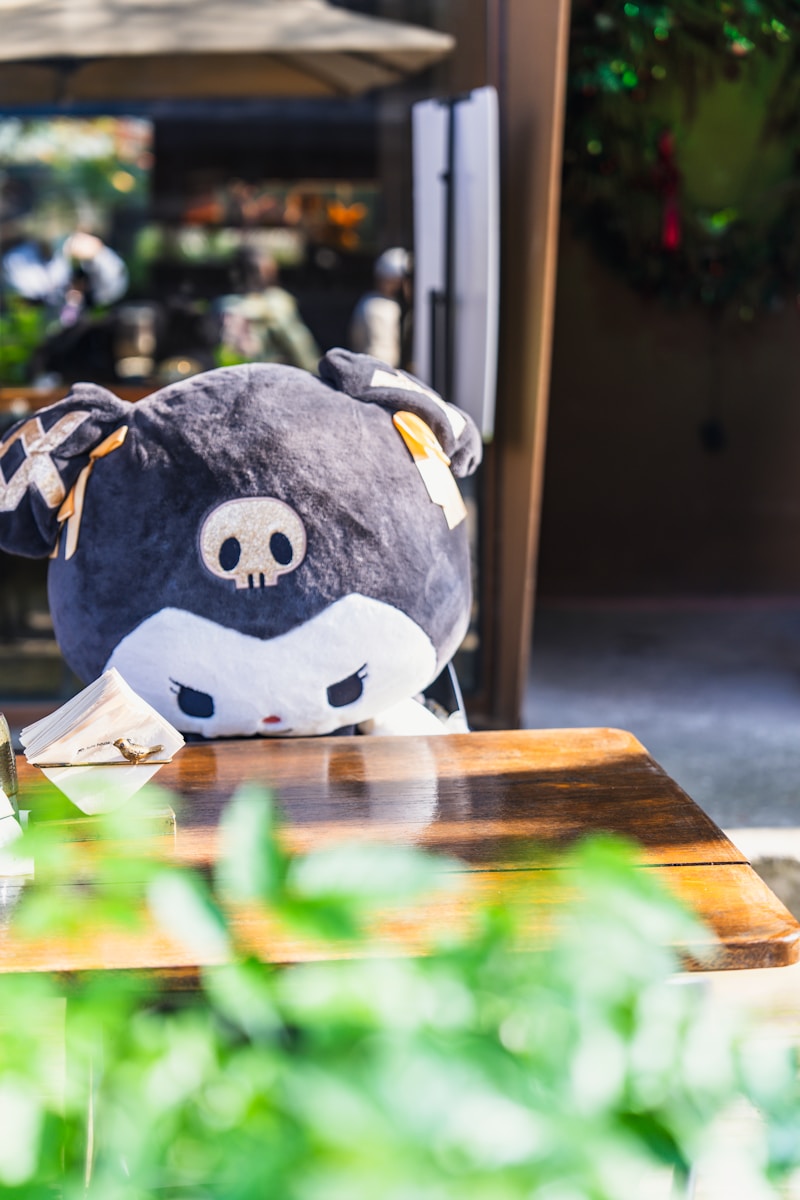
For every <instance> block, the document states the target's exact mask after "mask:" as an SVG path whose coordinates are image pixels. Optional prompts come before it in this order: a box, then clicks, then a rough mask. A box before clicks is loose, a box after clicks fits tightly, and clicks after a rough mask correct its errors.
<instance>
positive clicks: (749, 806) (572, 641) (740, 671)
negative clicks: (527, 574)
mask: <svg viewBox="0 0 800 1200" xmlns="http://www.w3.org/2000/svg"><path fill="white" fill-rule="evenodd" d="M523 723H524V725H525V726H526V727H527V728H559V727H565V726H566V727H569V726H580V725H611V726H618V727H622V728H624V729H629V730H630V731H631V732H632V733H634V734H635V735H636V737H638V738H639V740H640V741H641V742H643V743H644V745H645V746H646V747H647V749H648V750H649V751H650V753H651V754H652V755H653V757H654V758H655V759H656V760H657V761H658V762H659V763H660V764H661V765H662V766H663V767H664V768H665V770H667V771H668V772H669V774H670V775H672V777H673V778H674V779H676V780H677V781H678V783H680V785H681V786H682V787H683V788H684V789H685V790H686V791H687V792H688V793H689V795H690V796H692V798H693V799H694V800H696V801H697V803H698V804H699V805H700V806H701V807H702V808H704V809H705V811H706V812H707V813H708V814H709V816H711V817H712V818H713V819H714V820H715V821H716V822H717V824H718V825H720V826H721V827H722V828H723V829H724V830H725V831H726V833H728V835H729V836H730V837H731V840H732V841H733V842H734V843H735V844H736V845H737V846H739V848H740V849H741V850H742V851H743V852H744V853H745V855H746V856H747V857H748V858H749V859H750V861H751V862H752V863H753V866H754V867H755V869H756V870H757V871H758V872H759V874H761V875H762V877H763V878H764V879H765V880H766V882H767V883H768V884H769V886H770V887H771V888H772V890H773V891H774V892H775V893H776V894H777V895H778V896H780V898H781V899H782V900H783V902H784V903H785V904H786V905H787V907H788V908H789V909H791V910H792V912H794V913H795V915H796V916H798V917H800V600H786V601H778V600H772V601H758V602H757V601H752V602H745V601H739V602H727V603H725V602H717V603H712V602H704V603H700V602H694V603H690V602H685V603H675V602H671V603H667V602H655V601H653V602H649V603H616V604H612V603H610V602H608V603H602V604H601V603H591V604H590V603H569V604H568V603H562V604H559V605H555V604H552V605H548V604H542V605H540V607H539V610H538V612H537V615H536V621H535V631H534V644H533V653H532V656H531V665H530V674H529V681H528V688H527V692H526V696H525V706H524V713H523ZM693 978H695V979H696V980H697V979H698V977H693ZM701 986H704V987H705V988H706V989H707V990H708V992H709V994H710V997H711V1002H712V1003H713V1004H714V1005H717V1006H719V1011H720V1013H723V1012H727V1013H728V1014H729V1015H730V1014H731V1013H735V1014H736V1015H737V1016H738V1017H739V1018H741V1019H742V1020H744V1021H746V1022H748V1023H749V1024H751V1025H752V1027H753V1028H754V1029H755V1030H757V1037H758V1039H759V1040H761V1039H763V1042H764V1047H765V1049H766V1048H767V1047H768V1046H769V1044H770V1043H771V1042H774V1041H775V1040H778V1041H781V1042H783V1043H789V1044H790V1045H794V1046H797V1047H800V964H798V965H796V966H792V967H784V968H780V969H776V970H763V971H727V972H717V973H712V974H709V975H705V976H702V984H701ZM758 1122H759V1118H758V1114H757V1113H755V1112H753V1111H741V1110H737V1111H734V1112H732V1113H731V1114H730V1117H729V1118H728V1119H726V1121H725V1122H724V1127H723V1129H722V1131H721V1137H722V1145H723V1149H724V1147H725V1145H727V1146H728V1147H729V1148H731V1147H734V1146H736V1145H738V1144H739V1143H740V1142H741V1141H742V1139H747V1138H749V1137H752V1136H753V1135H754V1134H755V1132H756V1130H757V1125H758ZM733 1157H734V1156H733V1155H728V1154H726V1153H723V1156H722V1160H721V1161H723V1162H724V1161H725V1160H726V1159H730V1160H732V1159H733ZM779 1194H780V1196H781V1197H782V1200H800V1178H794V1179H792V1180H791V1181H790V1182H788V1183H787V1184H785V1185H784V1186H783V1187H782V1188H781V1189H780V1193H779ZM671 1195H672V1189H671V1185H670V1181H669V1179H665V1178H662V1179H653V1180H650V1181H647V1185H646V1186H643V1188H642V1200H670V1197H671ZM760 1195H761V1194H760ZM723 1198H724V1200H756V1198H755V1197H754V1196H753V1193H752V1188H751V1187H750V1186H748V1184H747V1182H746V1181H744V1180H736V1179H732V1178H731V1176H730V1173H729V1172H727V1171H725V1170H724V1169H721V1167H720V1164H719V1162H718V1163H717V1165H716V1166H715V1167H713V1168H706V1167H702V1168H701V1169H700V1170H699V1172H698V1177H697V1179H696V1181H695V1186H694V1200H723ZM759 1200H760V1198H759Z"/></svg>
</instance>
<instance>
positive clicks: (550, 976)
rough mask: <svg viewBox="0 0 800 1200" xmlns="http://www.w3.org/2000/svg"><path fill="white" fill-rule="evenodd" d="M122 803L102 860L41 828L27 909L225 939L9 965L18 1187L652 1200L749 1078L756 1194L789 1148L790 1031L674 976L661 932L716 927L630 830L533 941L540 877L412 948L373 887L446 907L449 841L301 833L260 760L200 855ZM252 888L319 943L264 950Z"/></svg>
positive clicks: (57, 1192)
mask: <svg viewBox="0 0 800 1200" xmlns="http://www.w3.org/2000/svg"><path fill="white" fill-rule="evenodd" d="M124 818H125V814H124V813H123V814H122V815H117V816H115V817H113V818H112V819H111V820H112V826H111V828H110V830H109V839H110V841H109V844H110V845H116V850H114V851H113V852H111V853H110V854H109V855H108V856H107V857H105V858H103V859H102V860H100V861H98V858H97V855H96V847H95V848H93V847H92V846H89V845H87V844H84V845H79V844H76V843H64V842H63V841H62V842H60V843H59V841H58V840H57V839H56V840H53V839H52V837H48V836H47V834H46V832H45V833H44V834H43V833H42V832H37V831H34V832H33V833H32V834H31V835H30V837H29V840H30V850H31V852H32V853H33V854H34V856H35V858H36V862H37V874H38V876H39V878H40V880H41V882H40V883H39V884H38V885H37V887H36V888H33V889H30V890H29V894H27V895H25V894H23V899H22V902H21V903H20V905H19V906H18V910H17V916H16V921H15V924H16V926H17V934H16V936H22V935H23V934H25V933H27V935H28V936H31V937H38V936H41V935H42V934H43V933H44V934H45V935H47V936H56V935H57V936H59V937H67V936H70V935H72V936H77V937H81V936H84V935H85V932H86V928H87V923H88V922H92V921H95V922H96V921H123V922H125V923H127V924H128V925H130V924H131V923H132V922H135V921H136V920H137V919H139V916H137V914H140V915H141V917H143V916H144V914H145V910H146V911H147V913H148V914H149V916H148V919H150V920H152V919H155V920H156V921H157V922H158V923H160V924H161V925H162V926H163V927H164V928H165V929H167V930H168V931H169V932H170V933H171V935H172V936H173V937H179V938H181V939H182V940H184V941H187V942H188V943H189V944H190V945H199V946H201V947H203V948H204V949H205V950H209V949H212V950H214V951H215V952H216V953H218V954H219V955H220V956H221V957H222V958H224V960H225V964H224V965H222V966H219V967H216V968H214V969H210V970H207V971H205V972H204V973H203V975H202V979H201V981H200V986H199V987H198V988H197V989H196V990H195V991H192V992H189V993H180V994H172V995H169V996H167V995H164V994H163V993H161V992H159V989H158V986H157V984H156V983H155V982H154V981H153V980H151V979H148V978H146V977H142V976H135V975H131V974H128V973H125V972H114V971H105V972H100V973H97V974H93V975H88V976H86V977H80V978H74V979H70V980H69V981H68V982H67V983H65V981H64V980H58V979H54V978H50V977H46V976H42V977H31V976H27V977H26V976H19V975H17V976H14V975H8V976H4V977H3V978H2V979H0V1190H2V1193H3V1194H4V1195H8V1196H14V1197H20V1198H23V1197H24V1198H27V1197H37V1200H39V1198H40V1197H42V1196H46V1195H52V1196H58V1197H64V1198H65V1200H69V1198H71V1197H77V1196H81V1197H84V1196H85V1195H87V1194H88V1195H90V1196H98V1197H102V1200H117V1198H119V1200H122V1198H124V1200H151V1198H153V1200H155V1198H156V1197H165V1196H168V1197H181V1198H185V1200H201V1198H202V1200H206V1198H209V1200H210V1198H214V1200H216V1198H220V1200H222V1198H224V1200H255V1198H256V1197H258V1198H259V1200H261V1198H263V1197H270V1198H276V1200H278V1198H280V1200H284V1198H286V1200H339V1198H341V1200H345V1198H346V1200H362V1198H363V1200H375V1198H376V1197H380V1198H386V1200H406V1198H411V1197H413V1198H414V1200H443V1198H448V1197H453V1198H455V1197H458V1200H464V1198H468V1200H473V1198H476V1200H477V1198H481V1200H483V1198H485V1200H516V1198H520V1200H521V1198H522V1197H531V1196H536V1197H542V1198H543V1200H582V1198H584V1200H625V1198H626V1197H632V1198H633V1197H636V1200H639V1198H640V1197H641V1195H642V1181H643V1178H644V1177H645V1176H646V1175H647V1174H648V1172H652V1171H654V1170H659V1169H662V1170H668V1169H672V1170H674V1171H675V1172H677V1175H678V1177H679V1178H680V1177H681V1176H682V1175H686V1173H687V1172H688V1170H689V1168H690V1166H691V1164H692V1163H693V1162H695V1161H696V1160H697V1159H698V1158H699V1157H700V1156H701V1155H702V1153H703V1151H704V1148H705V1146H706V1145H707V1143H708V1140H709V1138H710V1137H711V1134H712V1132H713V1129H714V1126H715V1122H716V1121H717V1120H718V1119H719V1117H720V1115H721V1114H723V1113H724V1112H725V1111H726V1110H727V1109H728V1107H729V1105H730V1104H731V1103H732V1102H734V1101H737V1102H741V1101H742V1100H747V1101H749V1102H750V1103H753V1104H756V1105H757V1106H758V1107H759V1108H760V1110H761V1111H762V1113H763V1114H764V1118H765V1120H764V1126H763V1129H764V1136H763V1141H762V1143H761V1145H760V1146H759V1147H757V1151H758V1153H757V1156H756V1157H755V1158H753V1159H752V1160H747V1162H746V1163H745V1162H744V1160H743V1162H742V1166H741V1171H742V1172H743V1173H744V1172H746V1171H750V1172H751V1173H752V1175H753V1178H754V1179H755V1178H757V1179H758V1181H759V1184H760V1187H761V1191H760V1192H759V1194H760V1195H765V1196H768V1195H770V1194H773V1193H772V1192H771V1191H770V1188H771V1186H772V1183H771V1181H776V1180H778V1179H779V1178H780V1177H781V1175H782V1174H783V1173H785V1172H786V1171H787V1170H788V1169H790V1168H791V1167H792V1166H793V1165H794V1164H795V1160H796V1156H797V1153H798V1144H800V1138H798V1136H797V1134H798V1121H799V1119H800V1106H798V1100H799V1099H800V1097H798V1091H797V1082H796V1067H795V1061H794V1057H793V1055H792V1054H790V1053H788V1052H784V1051H783V1050H778V1049H775V1050H773V1051H770V1054H769V1055H768V1056H767V1057H766V1058H765V1056H764V1053H763V1052H761V1051H760V1052H759V1054H757V1055H756V1054H754V1053H753V1052H752V1050H751V1048H750V1047H749V1046H748V1043H747V1040H746V1039H743V1038H742V1037H740V1035H739V1034H738V1033H737V1032H736V1031H734V1030H732V1029H728V1028H726V1027H724V1025H723V1024H721V1023H720V1019H719V1015H718V1014H716V1013H714V1012H712V1011H711V1010H710V1009H709V1007H708V1005H707V1003H706V996H705V993H704V992H703V990H702V989H698V988H695V987H691V986H681V985H680V984H678V983H676V982H675V972H676V970H677V969H678V968H679V965H680V964H679V962H678V959H677V957H676V954H675V952H674V951H672V950H671V949H670V945H672V944H675V943H681V944H684V945H686V944H692V943H695V944H696V943H698V942H699V941H700V940H701V939H700V937H699V933H700V931H699V930H698V928H697V926H696V923H695V921H694V919H693V918H692V917H691V916H690V915H688V914H687V913H686V912H685V911H684V910H683V908H682V907H681V906H680V905H679V904H678V903H677V901H676V900H675V899H674V898H673V897H671V896H669V895H668V894H666V892H664V891H663V890H662V889H661V887H660V886H659V885H658V884H657V882H656V880H655V878H654V873H653V872H649V871H645V870H641V869H636V868H634V867H633V865H632V857H631V854H630V849H629V848H628V847H626V846H624V845H621V844H619V843H617V842H614V841H611V840H608V839H598V840H593V841H591V842H587V843H584V844H583V845H581V846H579V847H578V848H576V849H575V850H573V851H571V852H570V853H569V854H568V855H567V856H566V857H565V859H564V860H563V861H562V863H561V865H560V867H559V868H558V869H557V872H556V873H557V882H556V885H555V886H556V887H557V888H559V889H562V890H563V892H564V895H563V897H562V902H561V903H560V904H559V905H558V906H557V909H556V911H558V912H559V913H560V914H561V915H560V917H559V919H558V921H557V922H553V923H552V924H551V927H550V928H549V929H548V931H547V936H546V937H544V938H537V944H538V946H539V948H538V949H537V950H536V951H535V952H532V951H531V949H530V947H531V943H532V934H533V933H534V932H535V931H536V929H537V926H538V922H539V917H538V914H539V913H540V912H541V911H543V909H542V908H538V907H537V895H536V893H535V892H534V893H533V894H531V893H530V891H529V892H528V893H527V894H525V893H520V895H519V897H518V898H517V899H516V900H514V901H511V902H508V903H505V904H502V905H498V904H488V905H484V906H478V907H476V908H475V909H474V912H473V917H472V919H471V921H470V922H469V923H468V924H467V925H465V926H464V927H462V928H459V929H455V930H454V929H448V928H447V927H446V926H445V925H444V924H443V925H442V928H441V931H440V935H439V936H438V937H437V938H436V939H435V944H434V945H433V946H432V947H431V948H430V949H429V951H428V952H427V953H425V954H420V955H417V956H411V955H407V954H402V953H400V952H399V951H397V952H394V953H392V952H389V951H387V949H386V944H385V943H381V942H378V941H376V935H375V933H374V929H375V922H376V914H378V913H380V914H383V915H384V916H385V915H386V914H387V913H389V914H391V912H392V910H393V909H395V908H397V907H398V906H400V907H402V906H407V905H409V904H415V905H419V904H423V903H424V904H426V905H428V906H430V907H431V908H432V909H433V910H434V911H435V909H436V906H437V904H439V903H440V902H441V901H442V898H443V897H445V896H446V895H447V893H448V892H449V891H451V890H452V889H453V888H454V887H458V886H459V880H460V878H463V877H460V876H459V873H458V870H457V864H455V863H453V862H448V861H446V860H443V859H441V858H438V857H432V856H428V855H426V854H423V853H421V852H419V851H416V850H413V849H405V848H393V847H389V846H386V845H379V844H373V845H367V844H358V845H353V844H344V845H338V846H333V847H331V848H328V849H325V850H323V851H319V852H315V853H310V854H306V855H302V856H295V855H292V854H289V853H287V851H286V849H285V845H284V841H283V839H282V836H281V830H280V824H279V822H278V821H277V819H276V813H275V809H274V807H273V804H272V802H271V799H270V797H269V795H268V794H266V793H265V792H264V791H262V790H260V789H258V788H254V787H248V788H245V789H243V790H242V791H241V792H240V793H239V794H238V795H237V796H236V797H235V798H234V799H233V801H232V802H231V804H230V805H229V807H228V808H227V810H226V814H225V817H224V821H223V825H222V827H221V830H220V843H221V847H222V853H221V856H220V860H219V865H218V867H217V868H216V870H215V872H214V875H213V877H212V878H210V879H209V878H207V877H205V876H203V875H201V874H198V873H196V872H193V871H190V870H187V869H178V868H177V867H176V866H174V865H171V864H170V863H169V862H165V861H158V860H157V859H155V858H153V857H149V858H148V857H145V858H137V857H136V856H135V855H132V854H131V853H130V852H129V851H128V850H126V849H125V847H126V846H127V847H129V848H130V847H132V846H133V842H132V841H131V840H130V831H131V828H132V826H130V827H128V829H127V830H126V828H125V827H124V825H120V821H121V820H124ZM549 874H550V873H549V872H548V875H549ZM65 878H71V879H72V880H73V885H72V886H71V887H70V889H69V891H70V892H71V893H72V894H73V896H74V899H73V900H72V901H71V902H70V904H69V905H67V904H65V902H64V887H63V881H64V879H65ZM48 879H50V880H52V881H53V882H52V886H51V885H48V883H47V882H46V881H47V880H48ZM75 881H77V883H78V884H79V885H80V886H77V885H76V883H75ZM552 888H553V884H552V881H551V882H549V883H548V889H549V891H548V895H549V897H550V898H551V899H552ZM242 904H247V905H250V906H252V905H254V904H256V905H258V906H259V907H260V909H261V910H262V912H263V913H264V914H266V915H267V916H268V917H269V919H270V921H274V922H275V926H276V928H278V927H280V928H282V929H284V930H289V931H291V932H292V933H293V935H294V936H295V937H296V938H300V939H302V938H309V939H312V940H313V942H314V944H315V946H317V947H318V948H319V947H322V952H321V957H320V959H319V961H315V962H309V963H307V964H305V965H300V966H294V967H277V968H276V967H272V966H269V965H265V964H264V963H262V962H260V961H256V960H255V959H253V958H252V957H251V956H250V955H248V953H247V951H246V949H245V948H244V947H242V946H240V945H238V944H237V936H236V932H235V929H236V926H235V924H234V923H233V922H232V921H231V919H230V914H231V912H233V911H235V910H236V908H237V906H239V905H242ZM549 911H550V912H551V913H552V911H553V908H552V906H551V907H550V909H549ZM64 1047H66V1061H64V1055H63V1048H64ZM90 1095H91V1105H90V1104H89V1101H88V1098H89V1096H90ZM774 1194H775V1195H777V1193H774Z"/></svg>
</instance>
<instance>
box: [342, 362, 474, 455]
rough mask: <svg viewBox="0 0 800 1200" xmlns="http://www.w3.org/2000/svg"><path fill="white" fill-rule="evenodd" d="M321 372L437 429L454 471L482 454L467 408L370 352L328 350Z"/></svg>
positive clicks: (358, 397)
mask: <svg viewBox="0 0 800 1200" xmlns="http://www.w3.org/2000/svg"><path fill="white" fill-rule="evenodd" d="M319 374H320V378H321V379H324V381H325V382H326V383H329V384H330V385H331V387H335V388H336V389H337V391H340V392H346V393H347V395H348V396H353V397H354V399H356V400H364V401H366V402H368V403H370V404H379V405H380V406H381V408H387V409H388V410H389V411H390V412H393V413H394V412H399V411H401V410H402V411H406V412H413V413H416V415H417V416H418V417H421V418H422V420H423V421H424V422H425V424H426V425H429V426H430V428H431V429H432V430H433V432H434V433H435V434H436V437H437V439H438V442H439V445H440V446H441V447H442V449H443V450H444V452H445V454H446V455H447V457H448V458H449V459H450V469H451V470H452V472H453V474H454V475H458V476H464V475H471V474H472V472H473V471H474V470H475V469H476V467H477V466H478V464H479V462H480V461H481V457H482V454H483V446H482V443H481V435H480V433H479V432H478V427H477V426H476V425H475V422H474V421H473V420H472V418H471V417H470V416H468V415H467V413H465V412H462V411H461V409H460V408H456V406H455V405H454V404H447V403H445V401H444V400H442V398H441V396H439V395H437V393H436V392H434V391H433V389H432V388H429V387H428V386H427V384H424V383H421V382H420V380H419V379H415V378H414V376H413V375H409V374H408V373H407V372H406V371H399V370H396V369H395V368H394V367H389V366H387V364H386V363H384V362H381V361H380V359H377V358H372V357H371V356H370V355H369V354H354V353H353V352H352V351H350V350H339V349H337V350H329V351H328V353H327V354H326V355H325V357H324V358H323V359H322V360H321V362H320V364H319Z"/></svg>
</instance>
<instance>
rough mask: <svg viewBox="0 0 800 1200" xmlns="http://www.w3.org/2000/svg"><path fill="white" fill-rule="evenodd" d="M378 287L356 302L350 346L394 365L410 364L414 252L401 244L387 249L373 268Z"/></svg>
mask: <svg viewBox="0 0 800 1200" xmlns="http://www.w3.org/2000/svg"><path fill="white" fill-rule="evenodd" d="M373 274H374V279H375V286H374V288H373V289H372V291H369V292H367V293H366V294H365V295H364V296H362V297H361V299H360V300H359V301H358V303H357V304H356V307H355V309H354V310H353V315H352V317H351V318H350V327H349V330H348V335H347V336H348V345H349V348H350V349H351V350H355V351H357V352H358V353H359V354H371V355H372V356H373V358H379V359H380V360H381V361H382V362H385V363H388V364H389V366H391V367H406V366H407V365H408V364H409V363H410V358H411V355H410V317H411V306H410V302H411V296H410V292H411V255H410V254H409V252H408V251H407V250H404V249H403V248H402V247H401V246H393V247H392V248H391V249H390V250H384V252H383V254H381V255H379V256H378V258H377V259H376V260H375V265H374V267H373Z"/></svg>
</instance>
